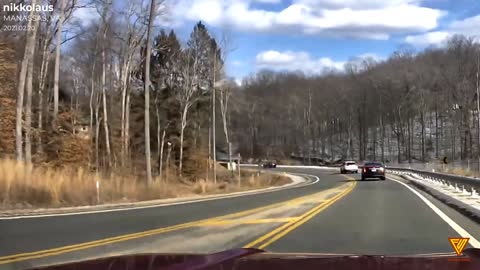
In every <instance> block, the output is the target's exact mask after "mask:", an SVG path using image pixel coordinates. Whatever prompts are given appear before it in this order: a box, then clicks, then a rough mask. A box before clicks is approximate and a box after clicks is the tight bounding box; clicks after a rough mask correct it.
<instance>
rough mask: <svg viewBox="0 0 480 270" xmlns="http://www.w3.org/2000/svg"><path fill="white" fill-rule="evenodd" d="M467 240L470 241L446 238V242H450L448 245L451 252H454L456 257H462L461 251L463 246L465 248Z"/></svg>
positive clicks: (460, 238)
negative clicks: (451, 248) (451, 249)
mask: <svg viewBox="0 0 480 270" xmlns="http://www.w3.org/2000/svg"><path fill="white" fill-rule="evenodd" d="M468 240H470V238H462V237H459V238H453V237H451V238H448V241H450V244H451V245H452V247H453V250H455V253H457V256H460V255H462V251H463V249H464V248H465V246H467V243H468Z"/></svg>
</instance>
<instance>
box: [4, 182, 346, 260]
mask: <svg viewBox="0 0 480 270" xmlns="http://www.w3.org/2000/svg"><path fill="white" fill-rule="evenodd" d="M353 186H355V182H354V183H353V184H352V185H351V186H350V187H349V188H348V189H347V190H346V191H344V192H342V193H340V194H339V195H337V196H335V197H334V198H332V199H330V200H328V201H326V202H324V203H322V204H320V205H319V206H317V207H315V208H313V209H311V210H310V211H308V212H307V213H305V214H303V215H301V216H300V217H298V218H292V219H289V220H288V221H289V222H288V223H286V224H285V225H283V226H281V227H280V228H278V229H276V230H274V231H272V232H271V233H269V234H267V235H265V236H262V237H260V238H259V239H257V240H255V241H254V242H252V243H250V244H249V245H247V246H255V245H256V244H258V243H260V242H261V241H263V240H265V239H268V241H266V242H265V243H263V244H262V245H261V246H260V248H263V247H265V246H267V245H269V244H270V243H272V242H273V241H275V240H277V239H278V238H280V237H282V236H283V235H285V234H287V233H288V232H289V231H291V230H293V229H294V228H296V227H298V226H300V225H301V224H303V223H305V222H306V221H307V220H308V219H310V218H312V217H313V216H314V215H316V214H317V213H319V212H320V211H322V210H323V209H325V208H326V207H328V206H329V205H331V204H333V203H334V202H335V201H336V200H338V199H340V198H341V197H343V196H344V195H346V194H347V193H348V192H350V190H351V189H353ZM322 192H325V191H321V192H317V193H314V194H309V195H305V196H302V197H297V198H295V199H292V200H289V201H284V202H279V203H274V204H270V205H267V206H262V207H257V208H253V209H249V210H245V211H241V212H236V213H232V214H227V215H223V216H217V217H213V218H207V219H203V220H198V221H193V222H188V223H183V224H177V225H173V226H169V227H163V228H157V229H152V230H148V231H143V232H137V233H132V234H125V235H120V236H115V237H109V238H104V239H100V240H95V241H90V242H84V243H79V244H73V245H66V246H62V247H58V248H52V249H45V250H40V251H34V252H27V253H19V254H14V255H8V256H3V257H0V265H2V264H7V263H13V262H18V261H25V260H31V259H39V258H44V257H49V256H54V255H60V254H64V253H68V252H73V251H79V250H83V249H88V248H93V247H98V246H103V245H108V244H113V243H118V242H123V241H127V240H132V239H138V238H142V237H147V236H153V235H158V234H162V233H167V232H172V231H177V230H182V229H186V228H191V227H196V226H205V225H207V226H208V225H209V224H212V223H215V222H220V221H222V220H226V219H232V218H239V217H242V216H246V215H249V214H253V213H257V212H261V211H264V210H268V209H273V208H276V207H279V206H282V205H285V204H297V203H301V202H302V201H304V200H307V199H308V198H310V197H312V196H316V195H318V194H320V193H322ZM286 221H287V220H286Z"/></svg>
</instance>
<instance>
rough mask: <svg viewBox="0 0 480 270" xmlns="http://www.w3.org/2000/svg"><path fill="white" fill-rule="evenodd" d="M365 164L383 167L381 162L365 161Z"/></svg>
mask: <svg viewBox="0 0 480 270" xmlns="http://www.w3.org/2000/svg"><path fill="white" fill-rule="evenodd" d="M365 166H375V167H383V164H382V163H373V162H372V163H365Z"/></svg>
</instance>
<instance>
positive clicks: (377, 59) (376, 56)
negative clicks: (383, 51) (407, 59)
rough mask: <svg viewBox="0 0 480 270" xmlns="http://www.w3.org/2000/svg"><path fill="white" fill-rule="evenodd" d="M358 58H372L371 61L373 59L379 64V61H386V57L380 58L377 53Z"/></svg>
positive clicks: (362, 55)
mask: <svg viewBox="0 0 480 270" xmlns="http://www.w3.org/2000/svg"><path fill="white" fill-rule="evenodd" d="M357 58H359V59H368V58H371V59H373V60H375V61H377V62H378V61H383V60H385V57H383V56H380V55H378V54H376V53H363V54H360V55H359V56H357Z"/></svg>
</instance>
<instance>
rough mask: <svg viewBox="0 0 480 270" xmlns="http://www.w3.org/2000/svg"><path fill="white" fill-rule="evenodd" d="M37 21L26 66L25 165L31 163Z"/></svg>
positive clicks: (34, 25)
mask: <svg viewBox="0 0 480 270" xmlns="http://www.w3.org/2000/svg"><path fill="white" fill-rule="evenodd" d="M38 24H39V21H38V20H35V22H34V23H33V30H32V31H33V33H32V36H33V37H32V39H33V46H32V47H33V48H32V52H31V55H30V57H31V58H30V60H29V61H28V65H27V84H26V90H27V104H26V108H25V161H26V162H27V164H30V163H31V162H32V92H33V67H34V64H35V57H34V55H35V45H36V37H37V28H38Z"/></svg>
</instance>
